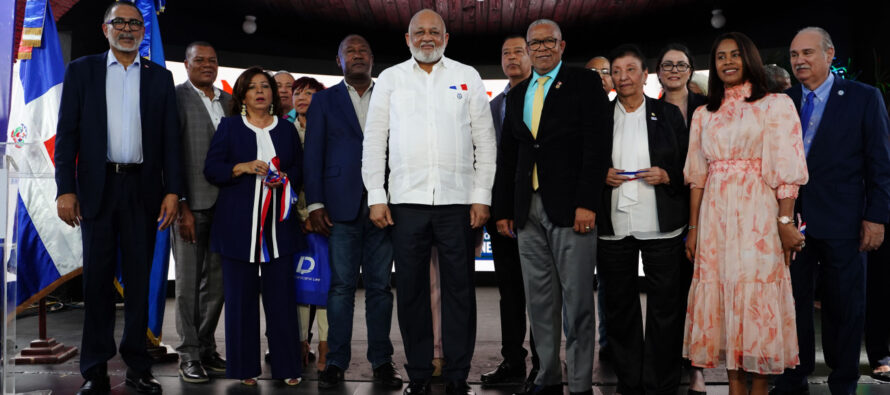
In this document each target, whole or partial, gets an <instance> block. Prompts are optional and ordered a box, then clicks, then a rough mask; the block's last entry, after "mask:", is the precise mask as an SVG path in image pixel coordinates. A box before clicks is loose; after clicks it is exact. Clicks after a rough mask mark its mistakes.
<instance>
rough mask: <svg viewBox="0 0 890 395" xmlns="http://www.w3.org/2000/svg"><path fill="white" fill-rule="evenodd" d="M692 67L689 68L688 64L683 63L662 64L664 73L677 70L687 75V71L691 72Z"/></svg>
mask: <svg viewBox="0 0 890 395" xmlns="http://www.w3.org/2000/svg"><path fill="white" fill-rule="evenodd" d="M690 67H691V66H689V64H688V63H683V62H680V63H677V64H673V63H671V62H664V63H662V64H661V69H662V70H664V71H674V69H676V70H677V71H679V72H681V73H685V72H686V71H687V70H689V68H690Z"/></svg>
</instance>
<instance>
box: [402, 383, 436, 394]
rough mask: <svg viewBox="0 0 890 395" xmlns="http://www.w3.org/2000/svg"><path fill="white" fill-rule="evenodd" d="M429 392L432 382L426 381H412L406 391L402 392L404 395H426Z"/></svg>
mask: <svg viewBox="0 0 890 395" xmlns="http://www.w3.org/2000/svg"><path fill="white" fill-rule="evenodd" d="M429 392H430V382H429V381H426V380H411V382H409V383H408V386H407V387H405V391H402V393H403V394H404V395H426V394H428V393H429Z"/></svg>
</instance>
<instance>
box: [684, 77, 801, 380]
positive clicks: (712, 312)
mask: <svg viewBox="0 0 890 395" xmlns="http://www.w3.org/2000/svg"><path fill="white" fill-rule="evenodd" d="M750 94H751V85H750V84H748V83H745V84H742V85H739V86H736V87H732V88H730V89H727V90H726V94H725V97H724V99H723V103H722V105H721V106H720V109H719V110H717V112H709V111H708V110H707V108H705V106H701V107H699V108H698V109H697V110H696V111H695V113H694V115H693V118H692V124H691V126H690V133H689V134H690V135H689V152H688V153H687V156H686V167H685V169H684V170H683V174H684V175H685V177H686V183H687V184H689V185H690V187H691V188H704V194H703V196H702V202H701V208H700V212H699V222H698V243H697V250H696V254H695V272H694V274H693V277H692V286H691V287H690V288H689V303H688V308H687V310H686V327H685V332H684V338H683V356H684V357H686V358H688V359H689V360H690V361H692V364H693V365H694V366H698V367H704V368H714V367H717V365H718V364H719V362H720V360H721V359H723V358H725V361H726V369H729V370H739V369H741V370H744V371H748V372H754V373H759V374H779V373H782V371H783V370H784V369H785V368H790V367H794V366H796V365H798V364H799V360H798V356H797V351H798V350H797V330H796V327H795V322H794V319H795V318H794V299H793V297H792V294H791V277H790V275H789V272H788V268H787V267H786V266H785V263H784V256H783V253H782V243H781V241H780V240H779V233H778V223H777V222H776V217H777V216H778V213H779V204H778V201H777V199H783V198H789V197H790V198H796V197H797V190H798V188H799V186H800V185H803V184H805V183H806V182H807V179H808V174H807V165H806V159H805V157H804V150H803V141H802V139H801V128H800V118H799V116H798V114H797V111H796V110H795V107H794V103H793V102H792V101H791V99H790V98H789V97H788V96H786V95H781V94H779V95H776V94H769V95H767V96H766V97H764V98H762V99H760V100H758V101H756V102H753V103H748V102H745V98H747V97H748V96H750Z"/></svg>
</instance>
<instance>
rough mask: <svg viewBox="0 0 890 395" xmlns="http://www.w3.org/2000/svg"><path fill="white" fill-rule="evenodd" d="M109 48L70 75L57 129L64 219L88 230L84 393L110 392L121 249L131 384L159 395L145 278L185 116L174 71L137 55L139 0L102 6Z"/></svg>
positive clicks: (175, 173)
mask: <svg viewBox="0 0 890 395" xmlns="http://www.w3.org/2000/svg"><path fill="white" fill-rule="evenodd" d="M104 21H105V23H104V24H103V25H102V31H103V32H104V33H105V36H106V38H107V39H108V43H109V44H110V46H111V49H110V50H109V51H108V52H106V53H102V54H97V55H91V56H85V57H83V58H80V59H77V60H75V61H73V62H71V63H70V64H69V65H68V69H67V70H66V72H65V82H64V89H63V90H62V102H61V108H60V110H59V126H58V129H57V131H56V153H55V163H56V185H57V187H58V196H57V198H56V202H57V206H58V207H57V208H58V214H59V218H61V219H62V220H63V221H65V222H66V223H67V224H68V225H71V226H76V225H80V226H81V231H82V234H83V262H84V264H83V293H84V328H83V342H82V343H81V349H80V352H81V358H80V371H81V374H82V375H83V376H84V378H85V379H86V381H85V382H84V385H83V387H81V390H80V392H79V393H81V394H97V393H107V392H108V391H109V380H108V374H107V365H106V363H107V361H108V360H109V359H111V357H113V356H114V354H115V343H114V316H115V312H114V293H115V290H114V286H113V281H114V277H115V269H116V267H117V261H118V259H117V258H118V250H119V251H120V265H121V272H122V278H123V282H124V284H123V285H124V300H125V305H124V320H125V321H124V334H123V337H122V339H121V344H120V352H121V356H122V357H123V359H124V362H126V364H127V367H128V369H127V375H126V383H127V385H129V386H133V387H135V388H136V390H137V391H139V392H140V393H154V394H156V393H161V385H160V384H159V383H158V382H157V380H155V379H154V377H153V376H152V374H151V363H152V359H151V357H150V356H149V355H148V352H147V351H146V340H145V333H146V330H147V323H148V280H149V272H150V269H151V259H152V252H153V248H152V247H153V246H154V238H155V233H156V229H165V228H167V227H168V226H170V224H172V223H173V221H174V220H175V219H176V217H177V212H178V207H177V205H178V203H177V200H178V196H179V195H180V194H181V193H182V184H181V180H180V177H181V174H180V171H181V169H180V156H181V154H182V153H181V151H180V149H179V143H180V142H179V119H178V116H177V111H176V94H175V92H174V90H173V76H172V75H171V74H170V72H169V71H167V70H165V69H164V68H163V67H161V66H159V65H157V64H154V63H152V62H150V61H148V60H145V59H140V57H139V43H140V42H141V41H142V38H143V36H144V30H143V29H144V24H143V19H142V14H141V13H140V11H139V9H137V8H136V7H135V6H134V5H133V4H132V3H128V2H118V3H113V4H112V5H110V6H109V7H108V9H107V10H106V12H105V18H104Z"/></svg>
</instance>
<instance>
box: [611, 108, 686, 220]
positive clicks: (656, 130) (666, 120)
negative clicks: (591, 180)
mask: <svg viewBox="0 0 890 395" xmlns="http://www.w3.org/2000/svg"><path fill="white" fill-rule="evenodd" d="M690 96H691V95H690ZM617 100H618V99H615V100H614V101H612V103H610V104H611V109H612V113H613V114H614V111H615V103H616V102H617ZM645 106H646V127H647V129H648V132H649V162H650V163H651V165H652V166H658V167H660V168H662V169H664V170H665V171H667V173H668V177H670V180H671V182H670V184H667V185H665V184H659V185H656V186H655V207H656V209H657V210H658V228H659V230H661V231H662V232H670V231H673V230H676V229H677V228H680V227H681V226H684V225H686V223H687V222H688V221H689V187H687V186H686V185H684V182H683V166H684V165H685V162H686V151H687V150H688V148H689V129H688V128H687V127H686V122H685V121H684V120H683V113H681V112H680V109H679V108H677V106H675V105H673V104H670V103H667V102H664V101H660V100H655V99H653V98H651V97H646V104H645ZM609 119H610V120H611V121H612V122H611V124H612V125H613V129H614V118H609ZM610 153H611V151H610ZM609 163H610V164H611V163H612V161H611V155H610V160H609ZM610 166H611V165H610ZM612 167H614V166H612ZM626 170H627V171H633V170H637V169H626ZM632 182H644V181H642V180H638V181H632ZM613 190H615V188H613V187H610V186H608V185H606V186H605V188H603V198H602V209H601V210H600V211H599V212H600V215H597V216H596V223H597V226H598V227H599V230H598V231H597V234H599V235H605V236H611V235H614V234H615V230H614V229H613V228H612V215H611V213H612V191H613Z"/></svg>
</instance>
